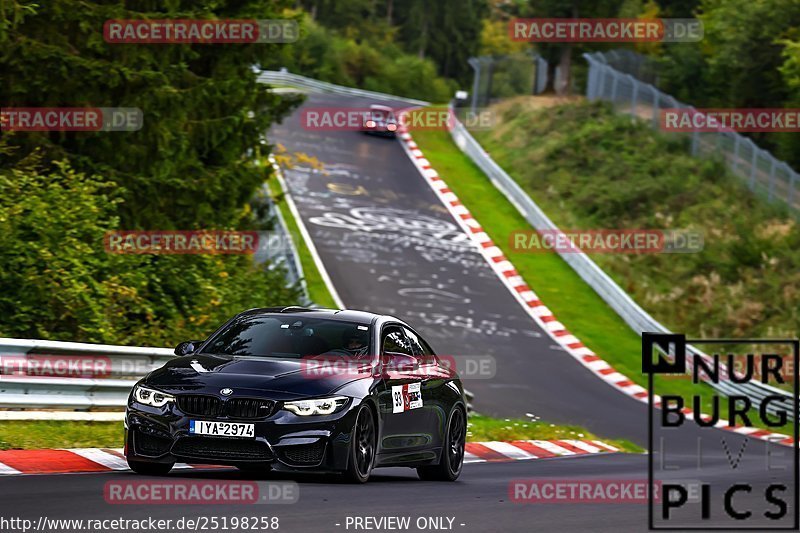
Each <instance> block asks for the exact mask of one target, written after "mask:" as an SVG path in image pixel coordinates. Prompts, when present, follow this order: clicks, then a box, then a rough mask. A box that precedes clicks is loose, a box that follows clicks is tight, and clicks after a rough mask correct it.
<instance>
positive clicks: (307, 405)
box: [283, 396, 347, 416]
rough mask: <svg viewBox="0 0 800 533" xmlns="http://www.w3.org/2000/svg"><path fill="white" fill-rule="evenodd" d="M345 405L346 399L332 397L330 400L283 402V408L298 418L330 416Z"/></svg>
mask: <svg viewBox="0 0 800 533" xmlns="http://www.w3.org/2000/svg"><path fill="white" fill-rule="evenodd" d="M346 403H347V398H346V397H344V396H334V397H332V398H319V399H314V400H299V401H294V402H284V403H283V408H284V409H286V410H287V411H291V412H292V413H294V414H296V415H298V416H311V415H330V414H333V413H335V412H336V411H338V410H339V409H341V408H342V407H344V404H346Z"/></svg>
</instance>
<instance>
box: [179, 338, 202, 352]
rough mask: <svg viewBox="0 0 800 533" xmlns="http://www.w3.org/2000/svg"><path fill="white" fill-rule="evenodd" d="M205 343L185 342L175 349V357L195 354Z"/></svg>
mask: <svg viewBox="0 0 800 533" xmlns="http://www.w3.org/2000/svg"><path fill="white" fill-rule="evenodd" d="M201 344H203V341H185V342H182V343H180V344H179V345H177V346H176V347H175V355H189V354H190V353H194V352H195V351H196V350H197V349H198V348H199V347H200V345H201Z"/></svg>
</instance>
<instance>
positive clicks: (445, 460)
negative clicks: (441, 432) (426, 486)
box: [417, 407, 467, 481]
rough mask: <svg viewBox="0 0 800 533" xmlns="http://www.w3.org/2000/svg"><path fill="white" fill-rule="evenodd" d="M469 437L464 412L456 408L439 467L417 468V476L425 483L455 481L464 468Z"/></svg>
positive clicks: (448, 429) (446, 434) (448, 425)
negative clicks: (466, 444) (465, 448)
mask: <svg viewBox="0 0 800 533" xmlns="http://www.w3.org/2000/svg"><path fill="white" fill-rule="evenodd" d="M466 437H467V419H466V417H465V416H464V410H463V409H462V408H461V407H456V408H455V409H454V410H453V414H451V415H450V421H449V422H448V423H447V433H445V442H444V448H443V449H442V458H441V459H440V460H439V464H438V465H432V466H420V467H417V475H418V476H419V478H420V479H422V480H424V481H455V480H456V479H458V476H460V475H461V467H462V466H464V445H465V443H466Z"/></svg>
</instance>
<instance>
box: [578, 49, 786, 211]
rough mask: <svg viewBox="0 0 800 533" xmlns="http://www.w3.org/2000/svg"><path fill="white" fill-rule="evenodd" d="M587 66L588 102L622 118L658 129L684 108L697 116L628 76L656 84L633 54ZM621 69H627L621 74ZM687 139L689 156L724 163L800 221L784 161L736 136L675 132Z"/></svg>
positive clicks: (597, 57)
mask: <svg viewBox="0 0 800 533" xmlns="http://www.w3.org/2000/svg"><path fill="white" fill-rule="evenodd" d="M583 57H585V58H586V60H587V61H588V62H589V75H588V80H587V85H586V97H587V98H588V99H589V100H598V99H600V100H606V101H608V102H610V103H611V105H612V106H613V108H614V110H615V111H616V112H618V113H625V114H628V115H631V116H632V117H638V118H639V119H642V120H646V121H649V122H650V123H651V124H652V125H653V127H654V128H659V127H660V125H661V115H662V112H663V111H664V110H666V109H673V110H675V109H682V110H686V111H689V112H692V113H699V112H698V111H697V110H695V108H694V107H692V106H690V105H686V104H684V103H682V102H679V101H677V100H676V99H675V98H673V97H672V96H670V95H668V94H665V93H663V92H661V91H659V90H658V89H656V88H655V87H654V86H653V85H651V84H650V83H646V82H644V81H641V80H640V79H637V78H636V77H634V76H633V75H631V74H630V73H628V72H641V73H642V75H643V76H645V77H648V78H649V79H652V80H655V76H656V74H655V72H654V70H653V66H652V64H651V63H648V62H646V61H645V60H637V59H635V57H636V55H635V54H633V53H627V54H625V53H622V52H610V53H605V54H603V53H600V52H595V53H591V54H584V55H583ZM617 67H618V68H619V69H625V71H626V72H623V71H621V70H618V68H617ZM671 134H672V135H682V136H686V137H687V138H688V139H689V145H690V146H691V153H692V155H694V156H698V157H705V158H720V159H721V160H722V161H723V162H724V163H725V165H726V166H727V167H728V168H729V169H730V170H731V172H732V173H733V174H734V175H736V176H738V177H740V178H741V179H742V180H743V181H744V182H745V183H746V184H747V186H748V187H749V188H750V190H752V191H753V192H754V193H756V194H757V195H759V196H762V197H764V198H765V199H767V200H768V201H770V202H773V201H779V202H783V203H784V204H786V206H787V207H788V208H789V209H790V210H791V211H792V212H793V213H794V215H795V216H797V215H798V214H799V213H800V198H798V194H797V190H796V188H797V184H798V174H797V172H795V171H794V170H793V169H792V168H791V167H790V166H789V165H787V164H786V163H785V162H783V161H781V160H779V159H777V158H776V157H774V156H773V155H772V154H770V153H769V152H768V151H766V150H764V149H761V148H759V147H758V146H756V145H755V143H753V141H751V140H750V139H749V138H747V137H745V136H744V135H740V134H738V133H736V132H733V131H722V130H720V131H713V132H701V131H693V132H687V133H684V132H673V133H671Z"/></svg>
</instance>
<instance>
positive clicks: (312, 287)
mask: <svg viewBox="0 0 800 533" xmlns="http://www.w3.org/2000/svg"><path fill="white" fill-rule="evenodd" d="M267 183H268V185H269V190H270V193H271V194H272V196H273V199H274V201H275V203H276V204H277V205H278V209H280V212H281V216H283V220H284V221H285V222H286V225H287V227H288V228H289V233H291V235H292V240H293V241H294V245H295V248H297V255H298V257H299V259H300V265H301V266H302V267H303V276H305V282H306V287H307V288H308V297H309V298H311V301H312V302H314V303H315V304H316V305H318V306H321V307H327V308H331V309H336V308H337V305H336V303H335V302H334V300H333V297H332V296H331V293H330V291H329V290H328V286H327V285H326V284H325V281H324V280H323V279H322V275H321V274H320V272H319V269H317V264H316V263H315V262H314V258H313V257H311V252H310V251H309V250H308V246H307V245H306V241H305V239H303V236H302V234H301V233H300V228H299V227H298V225H297V221H296V220H295V218H294V215H292V211H291V210H290V209H289V205H288V204H287V203H286V198H285V195H284V194H283V191H282V190H281V185H280V183H279V182H278V180H277V178H272V179H270V180H267Z"/></svg>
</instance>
